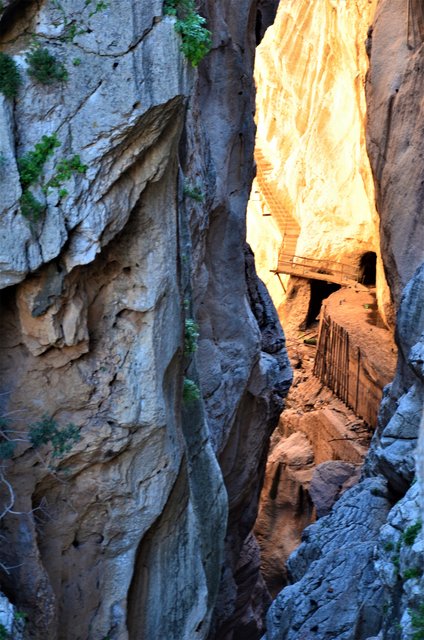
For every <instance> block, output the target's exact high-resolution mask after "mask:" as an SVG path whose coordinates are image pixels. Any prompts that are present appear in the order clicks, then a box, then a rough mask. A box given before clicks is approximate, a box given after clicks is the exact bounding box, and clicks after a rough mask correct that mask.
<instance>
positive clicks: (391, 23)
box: [367, 0, 424, 305]
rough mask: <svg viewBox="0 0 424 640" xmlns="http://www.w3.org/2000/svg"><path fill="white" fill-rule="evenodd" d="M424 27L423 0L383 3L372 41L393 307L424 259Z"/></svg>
mask: <svg viewBox="0 0 424 640" xmlns="http://www.w3.org/2000/svg"><path fill="white" fill-rule="evenodd" d="M423 25H424V22H423V14H422V4H421V2H420V1H419V0H411V2H402V0H395V1H394V2H391V1H388V0H380V2H379V3H378V9H377V13H376V17H375V20H374V23H373V25H372V28H371V29H370V33H369V39H368V51H369V54H370V72H369V74H368V81H367V104H368V127H367V143H368V144H367V147H368V153H369V156H370V161H371V166H372V169H373V173H374V177H375V184H376V204H377V209H378V213H379V215H380V233H381V250H382V254H383V256H384V266H385V271H386V274H387V278H388V281H389V284H390V288H391V291H392V294H393V298H394V300H395V303H396V305H399V301H400V297H401V295H402V290H403V287H404V286H405V285H406V283H407V282H408V281H409V280H410V278H411V277H412V276H413V274H414V272H415V270H416V268H417V267H418V266H419V265H420V264H421V263H422V262H423V260H424V248H423V247H424V222H423V217H422V207H423V183H422V163H423V157H424V142H423V138H422V135H421V132H422V124H423V118H424V114H423V108H422V96H423V91H424V87H423V75H422V62H423V55H424V50H423V37H424V27H423ZM388 61H390V62H388Z"/></svg>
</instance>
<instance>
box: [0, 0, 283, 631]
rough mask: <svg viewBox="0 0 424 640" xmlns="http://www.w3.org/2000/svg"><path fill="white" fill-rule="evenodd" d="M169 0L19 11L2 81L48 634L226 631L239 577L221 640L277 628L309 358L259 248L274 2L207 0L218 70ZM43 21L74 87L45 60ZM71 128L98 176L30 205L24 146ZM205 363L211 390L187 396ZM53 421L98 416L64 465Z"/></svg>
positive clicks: (6, 524) (24, 515) (7, 542)
mask: <svg viewBox="0 0 424 640" xmlns="http://www.w3.org/2000/svg"><path fill="white" fill-rule="evenodd" d="M162 5H163V3H162V1H161V0H153V1H152V2H148V3H145V2H138V1H135V0H123V1H122V2H119V3H116V2H115V3H113V2H111V3H94V2H93V3H91V2H86V0H77V1H76V2H74V1H73V0H63V2H61V3H57V2H51V1H50V0H45V1H44V2H19V1H18V0H16V1H14V2H13V1H12V2H6V3H2V5H1V6H2V8H1V10H0V27H1V31H2V34H3V36H4V39H3V45H2V49H3V50H4V51H6V52H7V53H8V54H10V55H12V56H13V57H14V59H15V61H16V62H17V64H18V66H19V68H20V70H21V73H22V85H21V87H20V89H19V92H18V95H17V98H16V99H15V100H12V99H7V98H4V97H3V96H1V97H0V109H1V118H0V128H1V138H0V143H1V148H0V151H1V159H2V160H1V166H0V172H1V176H0V177H1V181H0V202H1V216H0V256H1V260H0V283H1V286H2V287H3V289H2V292H1V297H0V301H1V315H0V324H1V335H2V349H1V354H0V384H1V389H0V394H1V395H0V398H1V401H2V417H3V418H4V419H5V420H6V421H7V423H8V426H9V429H13V434H15V435H16V434H17V436H18V437H19V438H20V439H21V440H22V442H20V444H19V445H18V448H17V449H16V452H15V455H14V458H13V460H7V459H6V460H5V462H4V466H2V473H3V474H4V479H5V480H7V482H8V483H9V484H6V483H5V482H4V481H3V480H4V479H3V476H2V477H1V481H0V488H1V492H2V493H1V500H2V502H1V505H2V506H1V508H2V510H3V507H4V506H5V505H6V504H11V503H10V500H11V499H12V496H11V494H10V488H11V489H12V490H13V494H14V499H15V500H14V504H13V508H14V509H13V510H14V511H15V512H17V513H15V514H12V513H9V514H7V515H6V516H4V517H0V528H1V537H0V541H1V542H0V563H1V564H0V586H1V589H0V590H1V591H4V592H5V593H6V594H7V596H8V597H9V598H10V600H11V602H12V603H13V604H14V605H16V607H17V609H18V610H19V611H24V612H25V613H26V614H27V630H28V633H29V634H30V636H31V637H33V638H36V639H37V640H65V639H66V640H76V639H81V638H83V639H84V640H100V639H103V638H110V639H111V640H118V639H119V640H125V639H126V638H131V640H136V639H138V638H147V637H148V638H150V639H152V640H154V639H155V638H157V640H162V639H163V638H166V639H167V640H194V639H198V640H202V639H204V638H206V637H207V636H208V635H209V632H210V624H211V619H212V613H213V610H214V609H215V604H216V600H217V596H218V592H219V590H220V593H221V595H220V603H221V607H218V609H217V612H216V614H215V618H214V628H216V629H217V633H219V628H220V627H221V626H222V625H224V624H225V625H226V627H227V628H228V629H229V633H232V631H231V630H232V629H233V628H234V627H235V626H237V624H238V622H239V619H240V618H242V617H243V624H245V625H247V626H249V625H250V627H252V624H253V627H254V628H256V627H255V625H256V619H257V623H258V624H261V620H260V615H261V613H262V610H263V603H262V601H263V600H264V596H265V595H266V594H264V593H262V591H261V588H260V587H261V585H260V582H259V581H258V567H257V561H256V558H255V549H254V546H252V544H251V536H250V531H251V529H252V527H253V523H254V519H255V516H256V508H257V499H258V492H259V486H260V480H261V476H262V470H263V467H264V464H265V457H266V449H267V442H268V435H269V433H270V431H271V430H272V429H273V427H274V426H275V423H276V421H277V419H278V415H279V412H280V411H281V408H282V398H283V396H284V394H285V392H286V390H287V385H288V383H289V380H290V371H289V367H288V364H287V359H286V355H285V350H284V336H283V334H282V332H281V329H280V328H279V326H278V322H277V319H276V317H275V312H274V310H273V308H272V305H271V303H270V300H269V298H268V296H267V293H266V291H265V290H264V289H263V287H262V285H261V283H260V282H258V280H257V278H256V274H255V270H254V267H253V262H252V257H251V255H250V254H249V252H248V251H247V250H246V249H245V207H246V202H247V199H248V193H249V189H250V182H251V178H252V173H253V172H252V154H253V142H254V141H253V138H254V130H253V118H252V113H253V99H254V98H253V83H252V70H253V56H254V48H255V18H256V8H257V3H256V2H254V1H251V0H240V2H236V3H231V5H229V3H227V2H216V1H215V0H213V1H212V0H211V1H210V2H209V3H203V10H204V12H205V14H206V15H207V16H208V20H209V26H210V28H211V30H212V32H213V51H212V53H211V54H210V56H209V58H208V60H207V61H204V62H203V63H202V65H201V67H200V69H199V71H198V72H196V71H195V70H194V69H193V68H192V67H191V65H190V64H189V63H188V62H187V60H186V59H185V58H184V57H183V55H182V53H181V51H180V46H181V41H180V37H179V36H178V35H177V33H176V32H175V29H174V19H173V18H170V17H164V16H163V6H162ZM264 5H267V6H268V8H269V6H271V5H272V3H271V2H264ZM33 33H35V34H36V36H37V38H38V42H39V43H40V44H41V45H42V46H43V47H47V48H48V49H49V51H50V52H51V53H52V54H54V55H55V56H56V58H57V60H59V61H61V62H62V63H64V64H65V65H66V67H67V70H68V74H69V77H68V79H67V81H66V82H57V83H55V82H52V83H51V84H48V85H43V84H41V83H40V82H37V81H36V80H34V79H33V78H31V77H29V76H28V75H27V74H26V68H27V65H28V63H27V60H26V54H27V53H28V51H29V47H30V46H31V42H32V38H31V37H30V36H31V34H33ZM241 52H243V55H241ZM53 133H55V134H56V135H57V138H58V140H59V141H60V143H61V146H60V148H59V149H56V151H55V153H54V154H53V155H52V156H51V157H50V158H49V159H48V161H47V162H46V164H45V166H44V168H43V172H42V174H43V176H42V180H43V181H44V183H45V182H46V181H48V180H50V179H51V178H52V177H53V176H54V175H55V172H56V171H57V165H58V162H59V161H60V159H61V158H63V157H69V156H72V155H73V154H79V156H80V158H81V162H82V163H84V164H85V165H87V170H86V172H85V173H81V174H77V175H73V176H72V177H71V178H70V179H67V180H66V181H65V182H66V184H65V185H63V186H64V187H66V190H67V194H65V193H63V192H62V193H59V191H58V190H57V189H52V190H51V191H50V192H49V193H48V195H47V198H45V194H44V193H43V191H42V189H41V184H38V185H36V186H35V187H34V193H35V195H36V196H37V197H38V198H39V199H40V201H42V202H45V204H46V211H45V213H44V214H43V215H42V216H41V217H40V219H39V220H29V219H27V218H25V217H24V216H23V215H22V213H21V211H20V206H19V198H20V196H21V186H22V185H21V184H20V180H19V175H18V170H17V160H18V158H19V157H21V156H22V155H23V154H25V153H27V152H29V151H31V150H33V149H34V146H35V144H36V143H38V142H39V141H40V140H41V138H42V136H43V135H52V134H53ZM190 187H191V188H192V189H193V188H194V187H198V188H199V190H200V192H201V194H202V197H201V198H200V200H201V201H199V199H197V200H196V199H192V198H190V196H189V195H188V194H189V191H190ZM188 317H191V318H194V319H195V320H196V321H197V323H198V325H199V332H200V339H199V345H198V350H197V353H196V354H195V355H194V356H190V355H187V354H184V350H185V346H184V320H185V318H188ZM184 377H188V378H191V379H193V380H195V381H196V383H197V384H198V385H199V387H200V390H201V396H202V397H201V398H199V399H196V397H194V398H193V397H192V398H191V401H190V402H185V403H183V401H182V393H183V378H184ZM43 415H47V416H49V417H53V419H54V420H55V421H56V424H57V425H59V426H61V427H63V426H65V425H67V424H68V423H73V424H74V425H75V426H76V427H77V428H78V430H79V434H80V436H81V439H80V441H79V442H78V443H74V444H73V446H72V448H71V450H70V451H68V452H65V455H64V457H63V459H59V460H58V459H56V458H54V456H53V455H52V450H51V445H44V446H40V447H39V448H38V450H37V451H34V448H33V447H32V446H31V442H28V427H29V425H30V424H32V423H34V422H36V421H38V420H40V419H41V418H42V416H43ZM8 433H9V432H8ZM1 453H2V455H3V456H4V457H6V458H7V456H5V455H4V451H2V452H1ZM224 484H225V486H224ZM227 496H228V497H229V501H228V498H227ZM228 502H229V506H228ZM227 523H228V527H227ZM249 549H253V551H252V554H251V556H249V554H248V552H247V551H248V550H249ZM240 563H242V565H243V567H247V573H248V576H249V581H250V582H249V581H247V583H246V580H245V575H241V576H240V575H237V572H238V571H239V574H240V570H239V568H240ZM4 567H6V568H11V567H14V568H13V569H12V568H11V569H10V570H9V572H7V571H4V570H2V568H3V569H4ZM223 573H224V574H225V577H226V579H227V580H226V585H229V588H228V589H227V591H226V592H225V593H224V592H223V590H222V588H221V589H220V586H219V583H220V580H221V575H222V574H223ZM241 573H242V572H241ZM256 583H258V589H257V605H256V604H255V603H252V602H251V590H250V587H252V586H255V584H256ZM243 585H244V587H243ZM243 588H244V591H243ZM217 637H220V638H222V637H223V636H222V634H221V636H219V635H218V636H217Z"/></svg>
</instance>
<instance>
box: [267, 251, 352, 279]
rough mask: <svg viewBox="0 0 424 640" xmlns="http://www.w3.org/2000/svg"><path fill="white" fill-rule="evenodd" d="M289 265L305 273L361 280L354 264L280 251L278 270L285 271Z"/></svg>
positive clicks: (291, 268) (292, 268)
mask: <svg viewBox="0 0 424 640" xmlns="http://www.w3.org/2000/svg"><path fill="white" fill-rule="evenodd" d="M287 267H289V268H290V270H296V271H300V272H302V273H304V274H306V273H309V272H314V273H317V274H319V275H328V276H332V277H338V276H339V277H340V279H341V280H353V281H355V282H359V280H360V270H359V268H357V267H355V266H354V265H352V264H347V263H344V262H337V261H336V260H323V259H319V258H307V257H305V256H296V255H288V254H284V253H280V254H279V256H278V267H277V270H276V271H277V272H279V273H285V270H286V268H287Z"/></svg>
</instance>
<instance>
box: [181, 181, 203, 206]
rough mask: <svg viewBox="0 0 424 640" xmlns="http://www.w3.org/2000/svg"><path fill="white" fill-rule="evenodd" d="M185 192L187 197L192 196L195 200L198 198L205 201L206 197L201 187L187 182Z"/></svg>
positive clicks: (198, 200)
mask: <svg viewBox="0 0 424 640" xmlns="http://www.w3.org/2000/svg"><path fill="white" fill-rule="evenodd" d="M183 193H184V195H185V196H186V197H187V198H192V199H193V200H196V201H197V202H203V201H204V199H205V196H204V194H203V193H202V191H201V189H200V187H195V186H192V185H189V184H187V185H185V186H184V191H183Z"/></svg>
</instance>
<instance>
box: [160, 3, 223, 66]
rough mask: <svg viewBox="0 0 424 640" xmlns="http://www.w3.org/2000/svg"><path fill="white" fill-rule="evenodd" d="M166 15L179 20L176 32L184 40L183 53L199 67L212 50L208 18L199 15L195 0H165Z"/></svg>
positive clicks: (176, 24)
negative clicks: (207, 24) (206, 25)
mask: <svg viewBox="0 0 424 640" xmlns="http://www.w3.org/2000/svg"><path fill="white" fill-rule="evenodd" d="M164 13H165V15H171V16H175V17H176V18H177V21H176V23H175V31H176V32H177V33H179V34H180V36H181V39H182V45H181V51H182V52H183V53H184V55H185V57H186V58H187V60H190V62H191V64H192V65H193V67H197V65H198V64H199V62H200V61H201V60H203V58H204V57H205V56H206V55H207V54H208V53H209V51H210V50H211V48H212V34H211V32H210V31H209V30H208V29H206V27H205V24H206V18H203V17H202V16H201V15H200V14H199V13H197V10H196V5H195V3H194V0H165V5H164Z"/></svg>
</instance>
